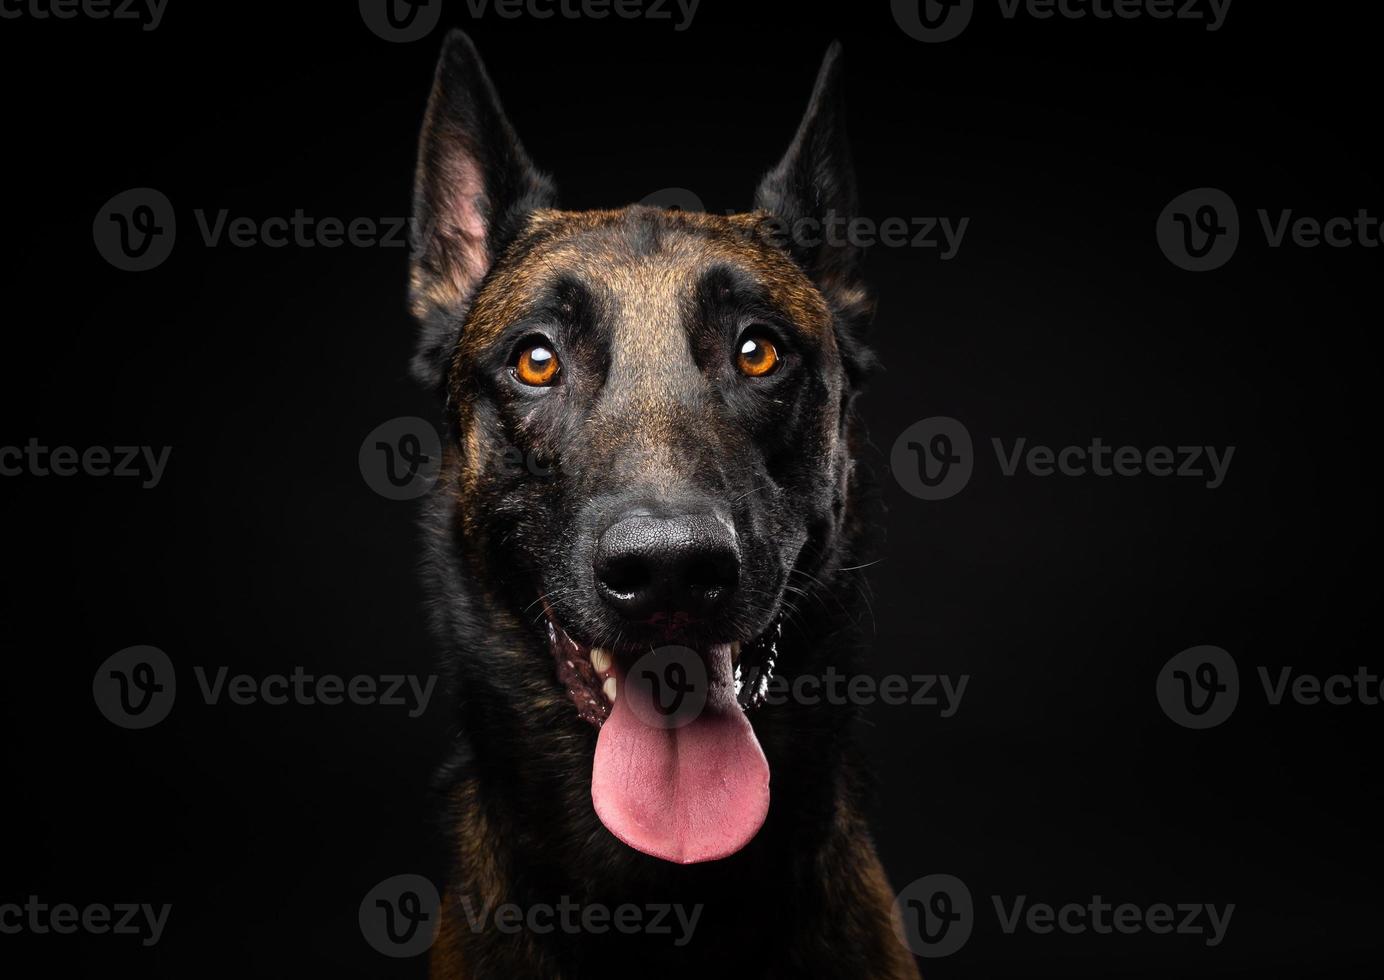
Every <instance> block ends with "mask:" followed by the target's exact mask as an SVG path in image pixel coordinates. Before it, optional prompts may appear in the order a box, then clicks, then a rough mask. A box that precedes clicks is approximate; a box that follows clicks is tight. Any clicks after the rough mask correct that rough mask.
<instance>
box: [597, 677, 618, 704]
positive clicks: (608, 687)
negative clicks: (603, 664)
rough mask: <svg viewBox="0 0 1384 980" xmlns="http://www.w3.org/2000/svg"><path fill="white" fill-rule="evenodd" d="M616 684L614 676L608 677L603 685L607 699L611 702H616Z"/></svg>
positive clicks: (602, 688)
mask: <svg viewBox="0 0 1384 980" xmlns="http://www.w3.org/2000/svg"><path fill="white" fill-rule="evenodd" d="M615 686H616V685H615V678H614V677H607V678H606V682H605V684H603V685H602V686H601V690H602V691H603V692H605V696H606V700H607V701H609V702H610V703H611V704H614V703H615Z"/></svg>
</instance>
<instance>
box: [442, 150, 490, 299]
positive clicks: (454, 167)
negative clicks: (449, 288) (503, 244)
mask: <svg viewBox="0 0 1384 980" xmlns="http://www.w3.org/2000/svg"><path fill="white" fill-rule="evenodd" d="M447 171H448V174H447V176H448V183H449V190H448V197H449V201H450V204H451V216H450V217H451V222H450V223H451V225H452V228H451V232H452V234H450V235H447V236H446V237H447V238H452V239H454V241H453V242H452V243H451V245H452V247H453V248H454V249H455V250H456V251H455V252H454V253H453V254H452V255H450V256H448V257H447V258H448V261H449V264H450V265H451V267H452V269H453V275H454V276H455V278H456V280H457V281H456V288H457V294H458V296H460V297H465V296H467V295H469V294H470V292H471V290H472V289H473V288H475V285H476V283H478V282H480V280H481V279H482V277H484V276H485V274H486V272H487V271H488V270H489V268H490V253H489V249H488V248H487V247H486V218H485V214H484V213H483V212H482V208H483V206H484V201H485V182H484V180H483V179H482V178H481V172H480V168H479V167H478V166H476V161H475V159H474V158H472V157H471V156H469V155H467V154H458V155H457V156H455V157H453V159H452V160H451V162H450V165H449V166H448V168H447Z"/></svg>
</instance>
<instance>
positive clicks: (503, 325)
mask: <svg viewBox="0 0 1384 980" xmlns="http://www.w3.org/2000/svg"><path fill="white" fill-rule="evenodd" d="M755 203H756V208H755V210H754V211H753V212H751V213H748V214H740V215H730V216H713V215H708V214H701V213H684V212H678V211H667V210H661V209H656V208H651V207H641V206H634V207H628V208H624V209H621V210H615V211H595V212H570V211H563V210H560V209H559V207H558V205H557V201H556V194H555V191H554V188H553V185H552V183H551V182H550V180H549V179H548V178H547V177H546V176H544V175H543V174H541V173H540V172H538V171H537V170H536V169H535V168H534V166H533V164H532V163H531V161H530V159H529V157H528V155H527V153H526V152H525V150H524V148H523V147H522V145H521V144H520V142H519V139H518V137H517V136H516V134H515V132H514V130H513V128H512V127H511V125H510V123H509V122H508V120H507V119H506V117H505V115H504V113H503V111H502V109H501V106H500V102H499V99H498V97H497V96H496V93H495V91H494V88H493V86H492V85H491V82H490V80H489V78H488V76H487V75H486V72H485V70H484V68H483V67H482V65H481V62H480V60H479V58H478V56H477V54H476V51H475V49H474V48H473V46H472V45H471V42H470V41H469V39H467V38H466V37H465V35H462V34H460V33H456V34H453V35H452V36H450V37H449V39H448V41H447V43H446V47H445V49H444V51H443V54H442V58H441V61H440V63H439V65H438V69H437V75H436V81H435V85H434V88H433V92H432V96H431V100H430V103H429V106H428V110H427V115H426V118H425V121H424V127H423V134H422V141H421V148H420V157H419V164H418V172H417V187H416V192H415V210H416V214H415V241H414V256H413V265H412V284H411V300H412V305H413V310H414V313H415V315H416V317H417V318H418V320H419V321H420V324H421V327H422V338H421V343H420V346H419V351H418V354H417V357H416V358H415V362H414V369H415V373H416V374H417V375H418V376H419V377H420V379H422V380H423V381H424V382H425V383H426V384H428V385H429V386H431V387H433V388H435V389H436V390H437V391H438V392H439V394H440V395H441V396H442V397H443V399H444V400H445V402H446V405H447V425H448V430H449V436H450V438H449V439H448V440H447V443H448V449H447V461H446V466H445V474H446V476H445V479H444V481H443V483H442V485H441V486H442V488H443V489H442V490H441V492H440V494H439V497H440V500H441V502H440V503H439V504H437V507H438V512H439V513H440V514H441V515H442V521H443V528H444V538H445V540H444V541H443V543H441V544H440V545H439V547H440V548H441V549H443V550H444V551H447V552H448V553H449V554H448V555H447V557H448V559H449V560H450V559H451V558H455V560H456V562H457V564H458V566H459V567H460V569H461V571H460V572H459V574H458V581H457V583H456V590H457V591H463V590H465V591H468V592H470V593H472V594H474V593H475V592H476V590H477V589H478V588H479V589H480V590H481V591H483V592H484V595H483V597H481V600H480V601H479V602H478V603H476V608H477V609H480V610H483V612H479V613H473V614H472V615H471V618H470V620H469V622H470V628H472V629H473V631H474V630H478V629H479V630H486V629H489V630H491V631H495V630H498V629H500V628H502V626H501V622H502V623H504V624H509V626H510V627H511V628H513V629H514V630H515V631H517V632H518V633H520V634H524V635H525V639H523V640H522V641H521V642H523V644H524V647H525V649H532V650H539V649H541V650H542V651H543V655H542V656H537V655H536V656H532V657H528V656H525V657H523V658H522V659H521V661H520V662H521V663H522V668H521V669H522V670H523V671H524V675H523V676H524V684H525V686H526V688H528V689H540V688H542V687H544V686H546V688H548V689H552V690H555V691H557V692H560V693H561V694H563V695H565V700H566V702H567V704H566V705H565V708H564V710H565V711H566V712H567V714H568V720H570V722H571V723H572V724H574V725H585V726H587V727H588V728H598V729H599V730H600V735H599V738H598V740H597V741H596V745H595V748H594V759H593V770H592V783H591V787H592V798H593V801H594V805H595V810H596V812H597V814H598V815H599V816H600V817H601V819H602V821H603V822H604V823H605V825H606V826H607V827H608V828H609V829H610V830H611V831H612V832H613V833H614V834H615V835H616V836H617V837H619V838H620V839H621V840H623V841H625V842H626V843H629V844H630V845H632V846H634V847H635V848H636V849H638V850H641V851H645V852H646V853H650V854H654V855H656V856H658V857H662V858H665V859H668V860H673V861H679V862H693V861H703V860H709V859H713V858H718V857H723V856H725V855H727V854H730V853H733V852H734V851H735V850H737V849H739V847H741V846H743V845H744V843H745V842H746V841H747V840H749V839H750V838H751V837H752V836H753V835H754V833H755V832H756V831H757V829H758V827H759V825H760V823H761V822H762V821H763V819H764V816H765V812H766V810H767V806H768V799H769V796H768V781H769V773H768V770H767V765H766V763H765V759H764V755H763V752H762V751H761V750H760V748H759V744H758V742H757V741H756V739H755V734H754V730H753V726H752V723H751V721H750V720H748V718H747V717H746V712H747V711H748V710H752V709H753V708H754V707H755V706H756V701H757V695H758V694H762V691H763V684H764V681H765V679H766V677H767V674H768V672H769V671H770V670H772V669H773V665H774V660H775V658H776V656H777V655H778V651H777V649H776V644H777V641H778V637H779V634H780V630H781V628H782V620H783V617H784V615H785V612H787V611H791V608H792V603H791V599H792V597H793V596H794V595H801V594H803V593H804V591H805V588H804V586H805V583H807V582H809V581H811V580H814V579H815V577H816V576H817V575H818V574H820V573H821V572H822V571H823V569H824V568H825V567H826V566H827V565H828V564H830V562H831V560H832V559H833V557H835V556H838V555H839V553H840V549H841V546H842V538H843V534H844V529H845V525H846V522H847V520H848V516H849V513H850V510H851V497H852V492H853V479H852V459H851V451H850V439H849V435H850V404H851V396H852V393H853V391H854V390H855V387H856V385H857V383H858V381H859V379H860V377H861V375H862V373H863V371H864V369H865V368H866V366H867V360H868V355H867V354H866V352H865V351H864V349H863V348H862V346H861V345H860V343H859V342H858V340H857V331H858V329H859V328H860V327H861V326H862V321H863V320H864V319H865V317H866V316H867V314H868V301H867V298H866V295H865V293H864V292H863V290H862V289H861V287H860V286H859V284H858V282H857V280H856V266H857V260H858V255H857V252H856V250H855V249H854V248H852V247H851V246H850V245H848V244H845V243H841V242H835V241H822V240H821V239H822V237H823V236H822V235H821V233H820V230H821V229H822V228H823V227H824V226H825V225H826V224H827V222H829V221H830V220H831V219H832V217H833V216H836V217H849V216H851V215H853V214H854V213H855V187H854V178H853V176H852V171H851V166H850V160H849V152H848V148H847V144H846V139H845V132H844V128H843V121H842V92H841V58H840V52H839V49H838V48H837V47H835V46H833V48H832V49H831V50H830V51H829V52H828V54H827V57H826V60H825V61H824V63H823V65H822V68H821V72H820V75H819V77H818V80H817V84H816V88H815V91H814V92H813V94H812V98H811V101H810V104H809V106H808V110H807V114H806V116H805V118H804V119H803V120H802V123H801V125H800V127H799V129H798V131H797V134H796V136H795V138H794V139H793V141H792V144H791V146H790V148H789V150H788V152H787V154H786V155H785V157H784V158H783V160H782V161H781V162H780V163H779V164H778V166H777V167H775V168H774V169H773V170H772V171H770V172H769V174H768V175H767V176H766V177H765V178H764V180H763V181H762V183H761V184H760V186H759V189H758V192H757V196H756V201H755ZM814 230H815V231H816V233H815V234H812V233H811V232H813V231H814ZM480 583H483V584H480ZM442 601H444V602H446V601H448V600H447V599H446V598H445V597H444V598H443V600H442ZM473 642H475V643H476V645H477V648H478V649H480V648H484V647H485V646H486V644H485V643H484V642H480V641H478V640H473ZM469 655H470V654H468V653H465V652H463V653H462V654H461V656H462V658H463V660H464V659H465V658H466V657H467V656H469ZM477 656H480V654H477ZM641 663H642V664H644V665H645V666H644V667H643V668H639V667H638V666H637V665H640V664H641ZM473 666H474V667H475V668H476V673H480V672H481V669H480V666H479V665H473ZM458 669H459V670H461V671H463V672H466V671H467V670H468V667H467V666H466V665H465V664H462V665H460V666H459V667H458ZM481 683H482V684H484V681H481ZM670 691H672V692H673V693H676V692H678V691H692V692H694V695H695V700H696V709H695V710H694V711H692V712H691V713H690V714H691V716H690V717H688V716H687V715H688V713H686V712H684V713H683V716H681V717H679V718H678V719H677V720H676V721H672V722H660V720H659V719H660V718H666V717H669V712H668V710H667V701H666V700H665V697H664V696H665V694H667V693H669V692H670ZM673 714H676V712H674V713H673Z"/></svg>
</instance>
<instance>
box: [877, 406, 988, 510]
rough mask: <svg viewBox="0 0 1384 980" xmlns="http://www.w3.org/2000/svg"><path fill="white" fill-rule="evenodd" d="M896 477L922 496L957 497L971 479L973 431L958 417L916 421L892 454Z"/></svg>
mask: <svg viewBox="0 0 1384 980" xmlns="http://www.w3.org/2000/svg"><path fill="white" fill-rule="evenodd" d="M889 465H890V468H891V469H892V470H893V471H894V479H896V480H898V481H899V486H901V487H903V488H904V489H905V490H907V491H908V492H909V493H911V494H912V495H913V496H915V497H917V498H918V499H919V500H946V499H947V498H948V497H955V496H956V495H957V494H958V493H960V492H961V491H962V490H964V489H965V487H966V484H968V483H970V482H971V472H972V471H973V470H974V469H975V453H974V451H973V450H972V448H971V434H970V433H969V432H967V431H966V427H965V426H964V425H962V424H961V423H960V422H958V421H957V420H956V419H951V418H947V417H946V416H942V415H937V416H934V417H932V418H930V419H923V420H922V421H921V422H914V423H913V424H912V425H910V426H909V427H908V428H907V429H904V430H903V434H902V435H900V436H899V438H898V439H896V440H895V441H894V449H893V452H891V453H890V454H889Z"/></svg>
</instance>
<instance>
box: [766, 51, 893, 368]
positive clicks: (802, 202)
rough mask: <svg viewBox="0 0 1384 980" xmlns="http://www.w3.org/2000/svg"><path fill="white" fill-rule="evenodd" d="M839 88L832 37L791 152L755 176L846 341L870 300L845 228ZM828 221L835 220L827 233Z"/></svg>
mask: <svg viewBox="0 0 1384 980" xmlns="http://www.w3.org/2000/svg"><path fill="white" fill-rule="evenodd" d="M844 89H845V86H844V81H843V70H842V51H841V42H839V41H837V42H834V43H833V44H832V45H831V47H830V48H828V49H827V54H826V57H825V58H824V59H823V60H822V67H821V70H820V71H818V73H817V84H816V86H815V87H814V88H813V90H812V99H811V101H810V102H808V105H807V114H806V115H805V116H803V120H802V123H801V124H800V125H799V126H798V132H797V135H796V136H794V137H793V142H792V144H791V145H790V146H789V147H788V152H787V153H786V154H785V155H784V157H783V159H782V160H781V161H779V164H778V166H776V167H775V168H774V169H773V170H771V171H769V173H768V174H766V175H765V176H764V179H763V180H762V181H761V182H760V185H759V190H758V191H757V192H756V194H755V207H756V208H757V209H759V210H761V211H767V212H768V213H769V214H770V215H772V216H773V218H774V220H775V223H776V224H777V226H778V227H777V228H776V229H775V235H776V237H778V240H779V241H781V242H784V243H786V245H787V247H788V249H789V251H790V252H791V253H792V255H793V257H794V259H796V260H797V262H798V264H799V265H801V266H802V268H803V270H804V271H805V272H806V273H807V274H808V275H809V276H811V277H812V280H813V281H814V282H815V283H816V284H817V288H818V289H820V290H821V291H822V294H823V295H824V296H825V297H826V299H827V302H828V303H830V304H831V306H832V309H833V311H834V312H835V313H836V315H837V318H838V321H840V322H841V324H842V326H843V327H844V328H845V329H844V330H843V333H845V334H846V336H845V337H843V340H845V341H847V342H848V343H849V342H850V341H851V340H852V339H853V337H854V335H855V334H856V333H858V331H859V330H861V329H863V327H864V325H865V321H867V320H868V319H869V316H870V313H871V309H872V307H871V303H870V299H869V296H868V294H867V293H866V292H865V290H864V288H863V286H862V285H861V283H860V281H859V266H860V248H859V246H857V245H855V244H852V243H851V242H850V241H849V235H844V234H843V232H844V230H845V227H846V225H845V222H849V221H850V220H851V219H852V218H854V217H856V208H857V200H856V187H855V168H854V167H853V166H852V165H851V150H850V144H849V143H848V142H847V140H846V112H845V110H846V104H845V102H846V100H845V91H844ZM829 221H835V222H837V225H836V227H835V230H834V231H833V232H832V233H831V234H828V232H827V223H828V222H829ZM862 355H863V351H862ZM861 367H862V368H863V367H864V365H863V364H862V365H861Z"/></svg>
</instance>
